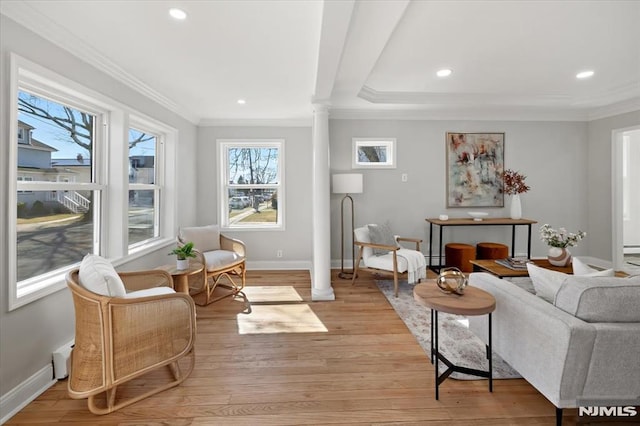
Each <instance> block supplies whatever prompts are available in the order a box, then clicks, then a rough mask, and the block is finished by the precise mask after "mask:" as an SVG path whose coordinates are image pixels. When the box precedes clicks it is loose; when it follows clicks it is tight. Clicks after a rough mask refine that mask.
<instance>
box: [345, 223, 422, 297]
mask: <svg viewBox="0 0 640 426" xmlns="http://www.w3.org/2000/svg"><path fill="white" fill-rule="evenodd" d="M353 234H354V242H353V243H354V244H355V245H356V246H358V247H359V250H358V257H357V260H356V262H355V263H354V270H353V278H352V280H351V282H352V284H355V282H356V278H357V276H358V270H359V269H362V268H361V267H360V264H361V263H363V264H364V268H367V269H375V270H378V271H387V272H391V273H392V274H393V289H394V295H395V296H396V297H398V275H399V274H406V276H407V281H408V282H409V284H414V283H416V282H420V281H421V280H422V279H424V278H426V276H427V275H426V273H427V269H426V266H427V263H426V261H425V258H424V255H423V254H422V252H421V251H420V243H421V242H422V240H420V239H416V238H405V237H399V236H397V235H393V234H392V233H391V231H390V230H389V228H388V227H387V226H386V225H376V224H370V225H365V226H363V227H361V228H357V229H355V230H354V231H353ZM401 242H409V243H415V247H416V248H415V250H411V249H406V248H403V247H402V246H400V243H401Z"/></svg>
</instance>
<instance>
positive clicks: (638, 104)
mask: <svg viewBox="0 0 640 426" xmlns="http://www.w3.org/2000/svg"><path fill="white" fill-rule="evenodd" d="M634 111H637V112H638V115H639V116H640V96H638V97H636V98H633V99H627V100H626V101H622V102H618V103H616V104H612V105H606V106H603V107H600V108H594V109H593V110H591V112H590V113H589V121H593V120H599V119H601V118H607V117H613V116H615V115H620V114H626V113H628V112H634Z"/></svg>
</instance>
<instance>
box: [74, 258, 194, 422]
mask: <svg viewBox="0 0 640 426" xmlns="http://www.w3.org/2000/svg"><path fill="white" fill-rule="evenodd" d="M66 279H67V285H68V287H69V289H70V290H71V294H72V297H73V303H74V308H75V317H76V332H75V344H74V347H73V349H72V352H71V369H70V374H69V381H68V393H69V396H70V397H71V398H73V399H84V398H87V399H88V406H89V410H90V411H91V412H92V413H95V414H107V413H110V412H112V411H115V410H118V409H120V408H122V407H125V406H127V405H130V404H133V403H134V402H137V401H140V400H141V399H143V398H147V397H149V396H151V395H154V394H156V393H158V392H161V391H164V390H166V389H169V388H171V387H173V386H177V385H179V384H180V383H182V382H183V381H184V380H185V379H186V378H187V377H188V376H189V374H191V372H192V371H193V367H194V361H195V357H194V351H193V345H194V342H195V337H196V316H195V306H194V303H193V300H192V299H191V297H189V296H188V295H186V294H182V293H176V292H175V291H174V290H173V288H172V280H171V275H169V274H168V273H167V272H165V271H161V270H152V271H138V272H121V273H117V272H116V271H115V269H113V266H112V265H111V263H110V262H109V261H108V260H106V259H104V258H101V257H100V256H97V255H87V256H85V258H84V259H83V261H82V263H81V265H80V268H79V269H74V270H72V271H70V272H69V273H68V274H67V277H66ZM182 358H185V359H186V360H187V361H188V366H186V368H184V367H185V366H184V365H182V368H184V371H183V370H182V368H181V366H180V365H179V363H178V361H179V360H181V359H182ZM164 367H167V368H168V369H169V370H170V372H171V378H170V379H167V380H158V381H156V379H155V378H154V379H153V381H151V382H149V383H147V385H151V383H154V384H156V385H154V386H151V389H149V387H148V386H143V387H142V388H141V389H142V392H141V393H140V394H138V395H133V394H132V392H131V390H128V391H127V392H123V394H127V395H128V396H127V397H123V398H120V399H118V398H117V395H116V389H117V388H118V387H119V386H122V385H124V384H126V383H127V382H129V381H130V380H132V379H135V378H137V377H139V376H142V375H144V374H147V373H150V372H152V371H155V370H157V369H160V368H164ZM158 382H159V383H158ZM131 389H135V388H134V387H132V388H131Z"/></svg>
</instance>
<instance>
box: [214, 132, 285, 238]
mask: <svg viewBox="0 0 640 426" xmlns="http://www.w3.org/2000/svg"><path fill="white" fill-rule="evenodd" d="M216 143H217V145H218V149H217V152H218V170H219V175H218V223H219V224H220V227H221V229H223V230H228V231H247V230H248V231H256V230H260V231H282V230H284V229H285V208H284V207H285V192H286V191H285V179H284V176H285V173H284V171H285V164H284V159H285V140H284V139H218V140H217V141H216ZM229 148H277V149H278V178H277V179H278V184H229V182H228V171H229V164H228V162H229V156H228V149H229ZM230 188H238V189H242V188H265V189H267V188H268V189H275V190H276V191H278V209H277V211H278V214H277V221H276V223H274V224H266V223H260V224H235V225H230V224H229V210H228V206H229V189H230Z"/></svg>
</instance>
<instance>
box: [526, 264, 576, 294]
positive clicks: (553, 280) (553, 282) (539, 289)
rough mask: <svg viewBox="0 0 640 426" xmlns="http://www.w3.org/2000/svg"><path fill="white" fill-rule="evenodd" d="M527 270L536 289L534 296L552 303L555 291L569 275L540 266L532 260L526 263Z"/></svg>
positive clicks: (556, 291)
mask: <svg viewBox="0 0 640 426" xmlns="http://www.w3.org/2000/svg"><path fill="white" fill-rule="evenodd" d="M527 271H528V272H529V277H530V278H531V282H532V283H533V288H535V289H536V296H538V297H540V298H542V299H544V300H546V301H547V302H549V303H553V301H554V300H555V298H556V293H558V290H560V286H561V285H562V283H563V282H564V281H565V280H566V279H567V277H569V275H567V274H564V273H562V272H558V271H554V270H551V269H545V268H541V267H539V266H536V265H534V264H533V263H532V262H529V263H527Z"/></svg>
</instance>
